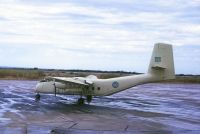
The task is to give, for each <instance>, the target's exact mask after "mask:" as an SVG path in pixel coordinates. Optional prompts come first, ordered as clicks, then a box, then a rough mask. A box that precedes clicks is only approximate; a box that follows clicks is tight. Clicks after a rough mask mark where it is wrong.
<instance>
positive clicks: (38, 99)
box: [35, 93, 40, 101]
mask: <svg viewBox="0 0 200 134" xmlns="http://www.w3.org/2000/svg"><path fill="white" fill-rule="evenodd" d="M35 101H40V94H39V93H37V94H36V95H35Z"/></svg>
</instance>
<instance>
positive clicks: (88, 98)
mask: <svg viewBox="0 0 200 134" xmlns="http://www.w3.org/2000/svg"><path fill="white" fill-rule="evenodd" d="M86 101H87V103H88V104H89V103H90V102H91V101H92V95H87V96H86ZM77 104H78V105H83V104H85V99H84V98H82V96H81V98H79V99H78V101H77Z"/></svg>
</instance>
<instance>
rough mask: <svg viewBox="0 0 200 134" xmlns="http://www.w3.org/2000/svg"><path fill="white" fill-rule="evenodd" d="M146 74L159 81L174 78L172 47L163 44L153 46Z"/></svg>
mask: <svg viewBox="0 0 200 134" xmlns="http://www.w3.org/2000/svg"><path fill="white" fill-rule="evenodd" d="M148 73H150V74H153V75H155V76H156V77H158V78H159V79H161V80H167V79H174V78H175V71H174V59H173V49H172V45H169V44H165V43H156V44H155V45H154V49H153V53H152V56H151V61H150V65H149V69H148Z"/></svg>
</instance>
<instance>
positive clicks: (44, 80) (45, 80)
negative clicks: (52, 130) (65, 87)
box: [40, 79, 48, 82]
mask: <svg viewBox="0 0 200 134" xmlns="http://www.w3.org/2000/svg"><path fill="white" fill-rule="evenodd" d="M40 82H48V80H47V79H43V80H41V81H40Z"/></svg>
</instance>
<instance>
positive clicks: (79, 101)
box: [77, 98, 85, 105]
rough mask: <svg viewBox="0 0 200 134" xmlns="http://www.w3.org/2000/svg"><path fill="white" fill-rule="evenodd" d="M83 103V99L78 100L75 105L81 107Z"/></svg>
mask: <svg viewBox="0 0 200 134" xmlns="http://www.w3.org/2000/svg"><path fill="white" fill-rule="evenodd" d="M84 102H85V100H84V98H79V99H78V102H77V104H78V105H83V104H84Z"/></svg>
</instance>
